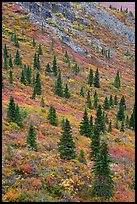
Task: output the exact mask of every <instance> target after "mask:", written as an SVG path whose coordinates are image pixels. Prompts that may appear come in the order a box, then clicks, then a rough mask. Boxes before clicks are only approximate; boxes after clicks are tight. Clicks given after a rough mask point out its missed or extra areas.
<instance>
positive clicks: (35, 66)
mask: <svg viewBox="0 0 137 204" xmlns="http://www.w3.org/2000/svg"><path fill="white" fill-rule="evenodd" d="M33 68H34V69H37V55H36V53H35V55H34V62H33Z"/></svg>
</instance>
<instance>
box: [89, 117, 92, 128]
mask: <svg viewBox="0 0 137 204" xmlns="http://www.w3.org/2000/svg"><path fill="white" fill-rule="evenodd" d="M89 125H90V127H92V126H93V116H92V115H91V116H90V119H89Z"/></svg>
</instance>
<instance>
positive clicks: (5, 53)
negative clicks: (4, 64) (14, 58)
mask: <svg viewBox="0 0 137 204" xmlns="http://www.w3.org/2000/svg"><path fill="white" fill-rule="evenodd" d="M4 57H6V58H8V57H9V54H8V50H7V45H6V44H5V45H4Z"/></svg>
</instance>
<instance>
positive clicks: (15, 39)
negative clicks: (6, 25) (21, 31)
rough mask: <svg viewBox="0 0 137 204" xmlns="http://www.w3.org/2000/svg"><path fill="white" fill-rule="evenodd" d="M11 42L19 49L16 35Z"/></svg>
mask: <svg viewBox="0 0 137 204" xmlns="http://www.w3.org/2000/svg"><path fill="white" fill-rule="evenodd" d="M13 42H14V45H15V46H16V47H18V48H19V42H18V38H17V36H16V33H15V34H14V36H13Z"/></svg>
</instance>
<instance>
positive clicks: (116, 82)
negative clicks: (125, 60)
mask: <svg viewBox="0 0 137 204" xmlns="http://www.w3.org/2000/svg"><path fill="white" fill-rule="evenodd" d="M114 86H115V87H116V88H118V89H119V88H120V86H121V85H120V76H119V71H117V75H116V78H115V81H114Z"/></svg>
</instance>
